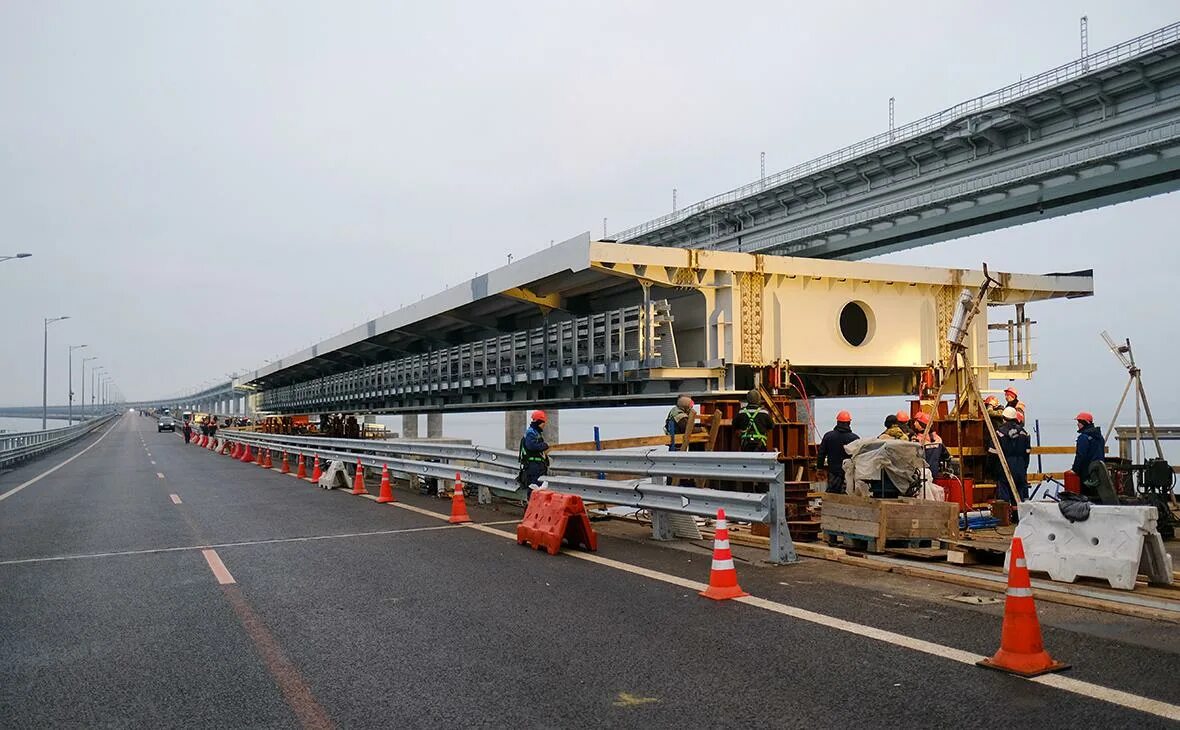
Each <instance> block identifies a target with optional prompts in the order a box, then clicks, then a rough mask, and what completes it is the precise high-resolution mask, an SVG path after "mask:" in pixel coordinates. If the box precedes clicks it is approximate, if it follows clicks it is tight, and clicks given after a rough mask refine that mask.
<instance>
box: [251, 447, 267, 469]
mask: <svg viewBox="0 0 1180 730" xmlns="http://www.w3.org/2000/svg"><path fill="white" fill-rule="evenodd" d="M265 453H266V449H264V448H262V447H261V446H260V447H258V458H257V459H255V460H254V463H255V464H257V465H258V466H262V465H263V464H265V463H266V457H265V456H264V454H265Z"/></svg>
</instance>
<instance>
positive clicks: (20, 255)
mask: <svg viewBox="0 0 1180 730" xmlns="http://www.w3.org/2000/svg"><path fill="white" fill-rule="evenodd" d="M32 255H33V254H31V253H18V254H15V255H13V256H0V261H8V260H9V259H27V258H28V257H30V256H32Z"/></svg>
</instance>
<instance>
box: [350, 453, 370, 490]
mask: <svg viewBox="0 0 1180 730" xmlns="http://www.w3.org/2000/svg"><path fill="white" fill-rule="evenodd" d="M352 493H353V494H357V495H360V494H368V492H367V491H365V466H364V464H362V463H361V460H360V459H359V458H358V459H357V460H356V471H355V472H354V473H353V475H352Z"/></svg>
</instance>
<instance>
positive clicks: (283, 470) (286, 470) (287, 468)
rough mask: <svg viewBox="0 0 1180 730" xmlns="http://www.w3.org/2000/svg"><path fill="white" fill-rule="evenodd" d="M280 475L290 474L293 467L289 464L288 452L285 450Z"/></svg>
mask: <svg viewBox="0 0 1180 730" xmlns="http://www.w3.org/2000/svg"><path fill="white" fill-rule="evenodd" d="M279 473H280V474H290V473H291V465H290V464H288V463H287V450H286V449H283V467H282V468H281V469H279Z"/></svg>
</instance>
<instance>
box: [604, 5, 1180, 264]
mask: <svg viewBox="0 0 1180 730" xmlns="http://www.w3.org/2000/svg"><path fill="white" fill-rule="evenodd" d="M1178 41H1180V23H1173V24H1171V25H1167V26H1164V27H1163V28H1159V29H1157V30H1154V31H1152V32H1150V33H1145V34H1143V35H1141V36H1139V37H1138V38H1132V39H1131V40H1129V41H1124V42H1123V43H1120V44H1118V45H1116V46H1112V47H1111V48H1107V49H1105V50H1101V51H1097V52H1096V53H1092V54H1090V55H1088V56H1086V57H1084V58H1079V59H1077V60H1075V61H1071V62H1069V63H1067V64H1064V65H1062V66H1058V67H1057V68H1054V69H1050V70H1048V71H1044V72H1042V73H1039V74H1037V75H1036V76H1030V77H1029V78H1027V79H1023V80H1021V81H1018V82H1016V83H1015V84H1010V85H1008V86H1005V87H1004V88H1002V89H998V90H996V91H993V92H991V93H988V94H984V95H983V96H978V97H976V98H974V99H970V100H968V101H965V102H962V103H961V104H956V105H955V106H953V107H950V108H949V109H944V110H942V111H940V112H937V113H936V114H931V115H930V116H928V117H924V118H922V119H919V120H917V121H915V122H910V123H909V124H904V125H902V126H900V127H895V128H894V129H891V130H889V131H887V132H882V133H881V134H878V135H875V136H873V137H869V138H868V139H865V140H861V141H860V142H857V143H855V144H852V145H849V146H847V147H844V148H842V149H839V150H836V151H835V152H830V153H828V154H826V155H823V156H821V157H816V158H815V159H812V160H808V161H807V162H803V163H801V164H799V165H795V166H794V167H791V168H789V169H787V170H784V171H782V172H778V173H775V174H773V175H768V176H767V177H765V178H763V179H761V180H758V181H757V182H752V183H749V184H747V185H743V186H742V187H740V188H736V189H734V190H730V191H729V192H725V193H721V194H720V195H715V196H713V197H711V198H707V199H705V200H702V201H700V202H698V203H694V204H692V205H690V206H688V207H686V208H681V209H680V210H677V211H675V212H673V213H669V214H668V215H664V216H660V217H659V218H655V219H653V220H650V221H648V222H646V223H642V224H640V225H638V226H635V227H633V228H628V229H626V230H624V231H621V232H619V233H616V234H614V235H613V236H612V238H613V239H615V240H617V241H627V240H628V239H632V238H636V237H638V236H642V235H644V234H646V233H650V232H652V231H655V230H658V229H660V228H664V227H665V226H669V225H672V224H674V223H679V222H680V221H682V220H685V219H687V218H690V217H692V216H694V215H697V214H698V213H704V212H706V211H708V210H710V209H712V208H717V207H719V206H722V205H726V204H728V203H734V202H737V201H738V200H741V199H743V198H747V197H749V196H751V195H754V194H756V193H759V192H762V191H765V190H768V189H770V188H773V187H776V186H779V185H783V184H785V183H788V182H792V181H794V180H798V179H800V178H803V177H806V176H808V175H810V174H812V173H815V172H819V171H821V170H825V169H827V168H830V167H832V166H833V165H837V164H840V163H842V162H847V161H849V160H853V159H856V158H858V157H861V156H863V155H866V154H870V153H872V152H876V151H878V150H882V149H885V148H887V147H891V146H893V145H896V144H898V143H900V142H904V141H906V140H910V139H913V138H915V137H919V136H921V135H923V134H927V133H929V132H933V131H936V130H938V129H942V128H943V127H946V126H947V125H949V124H951V123H953V122H955V121H958V120H959V119H961V118H962V117H964V116H967V115H969V114H976V113H979V112H983V111H987V110H989V109H997V108H1001V107H1003V106H1004V105H1005V104H1011V103H1012V102H1014V101H1017V100H1019V99H1022V98H1025V97H1028V96H1031V95H1033V94H1036V93H1039V92H1041V91H1044V90H1046V89H1050V88H1053V87H1055V86H1060V85H1061V84H1064V83H1067V82H1069V81H1073V80H1075V79H1079V78H1082V77H1083V76H1088V75H1090V74H1092V73H1095V72H1098V71H1101V70H1103V69H1106V68H1110V67H1112V66H1116V65H1118V64H1120V63H1124V62H1126V61H1129V60H1131V59H1133V58H1136V57H1138V56H1142V55H1144V54H1147V53H1151V52H1152V51H1156V50H1158V49H1160V48H1164V47H1166V46H1169V45H1172V44H1174V43H1177V42H1178Z"/></svg>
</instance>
